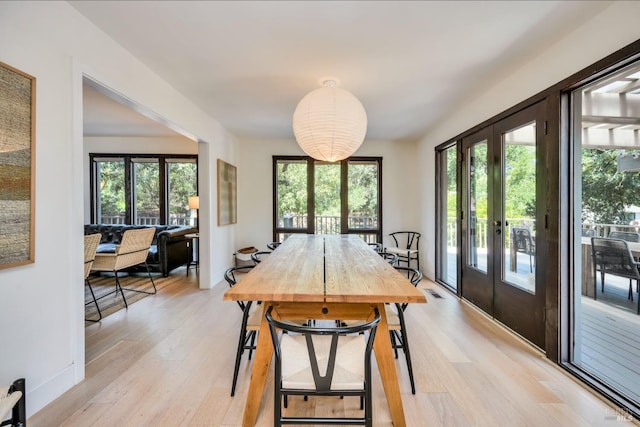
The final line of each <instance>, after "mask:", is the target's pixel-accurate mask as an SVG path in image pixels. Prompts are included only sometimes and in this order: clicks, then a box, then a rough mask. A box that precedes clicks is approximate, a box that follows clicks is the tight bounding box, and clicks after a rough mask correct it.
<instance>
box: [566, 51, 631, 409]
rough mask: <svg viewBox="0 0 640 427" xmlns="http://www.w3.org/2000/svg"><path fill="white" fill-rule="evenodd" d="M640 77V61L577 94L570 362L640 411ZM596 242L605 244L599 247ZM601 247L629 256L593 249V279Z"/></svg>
mask: <svg viewBox="0 0 640 427" xmlns="http://www.w3.org/2000/svg"><path fill="white" fill-rule="evenodd" d="M638 79H640V62H637V63H635V64H632V65H631V66H629V67H627V68H625V69H623V70H621V71H618V72H616V73H615V74H611V75H608V76H606V77H604V78H602V79H600V80H598V81H596V82H594V83H591V84H589V85H588V86H585V87H583V88H580V89H578V90H576V91H575V92H574V93H573V94H572V99H571V101H572V107H573V108H572V110H573V111H572V114H573V119H574V120H573V123H574V127H573V135H574V136H573V138H574V140H573V147H574V152H573V165H574V170H575V175H574V177H573V178H574V179H573V188H574V189H575V192H574V196H573V197H574V199H573V206H574V207H573V221H574V224H573V225H574V227H573V230H574V245H573V247H574V253H573V261H574V277H575V280H574V282H573V283H574V289H573V291H574V292H573V312H574V318H575V324H574V330H573V337H572V338H573V353H572V355H571V357H572V362H573V363H574V364H575V365H576V366H578V367H579V368H581V369H582V370H583V371H585V372H587V373H588V374H590V375H592V376H593V377H596V378H597V379H598V380H599V381H600V382H602V383H604V384H606V385H607V387H608V388H609V389H611V390H613V391H614V392H615V393H617V394H618V395H620V396H622V397H623V399H626V400H629V401H631V402H634V404H635V405H636V407H637V406H640V387H639V386H638V385H639V384H640V357H638V351H639V349H640V320H639V318H640V316H639V314H640V305H639V304H640V295H639V294H638V286H639V285H638V283H637V282H638V280H636V277H637V276H635V272H637V269H636V268H634V267H631V266H633V263H634V262H635V261H637V259H638V257H640V243H638V241H640V234H639V233H640V207H639V206H640V192H639V191H638V188H640V141H639V139H638V129H640V90H638V81H639V80H638ZM609 238H611V239H613V238H615V239H616V240H613V241H611V240H607V239H609ZM592 239H600V240H596V241H595V243H596V245H593V244H592V243H593V241H592ZM600 244H604V245H607V246H614V245H618V246H622V247H624V246H626V247H627V248H628V249H629V250H630V251H631V256H629V251H624V252H623V253H625V256H624V257H620V256H619V255H616V253H615V252H614V251H612V250H611V249H608V248H605V250H604V252H603V251H595V256H596V259H597V260H599V262H597V263H596V264H595V274H594V262H593V256H594V247H597V246H598V245H600ZM600 254H603V255H604V256H602V257H601V256H600ZM614 259H615V260H616V261H617V262H618V263H619V264H618V267H620V266H624V265H626V266H627V271H628V272H629V273H632V274H631V275H628V274H624V273H623V272H621V271H620V270H621V269H620V268H618V267H616V266H615V265H614V264H613V262H611V260H614ZM608 261H609V262H608ZM630 277H631V279H630ZM607 392H609V391H607ZM620 415H623V416H624V415H628V414H624V413H621V414H620Z"/></svg>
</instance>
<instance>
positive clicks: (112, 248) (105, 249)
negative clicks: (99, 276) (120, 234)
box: [96, 243, 118, 254]
mask: <svg viewBox="0 0 640 427" xmlns="http://www.w3.org/2000/svg"><path fill="white" fill-rule="evenodd" d="M117 247H118V245H117V244H115V243H100V244H99V245H98V250H97V251H96V252H97V253H99V254H115V253H116V248H117Z"/></svg>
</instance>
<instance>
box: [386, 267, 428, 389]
mask: <svg viewBox="0 0 640 427" xmlns="http://www.w3.org/2000/svg"><path fill="white" fill-rule="evenodd" d="M395 269H396V270H398V271H399V272H400V273H402V274H404V275H406V276H407V278H408V279H409V281H410V282H411V284H412V285H413V286H418V283H420V282H421V281H422V273H421V272H420V271H419V270H416V269H415V268H408V267H395ZM408 306H409V304H408V303H403V304H400V303H395V304H386V305H385V311H386V314H387V324H388V325H389V334H390V335H391V346H392V347H393V350H394V352H395V354H396V359H397V358H398V350H399V349H401V350H402V351H403V352H404V357H405V359H406V361H407V369H408V371H409V381H410V382H411V393H412V394H416V386H415V383H414V381H413V366H412V365H411V351H410V350H409V336H408V334H407V326H406V324H405V320H404V311H405V310H406V309H407V307H408Z"/></svg>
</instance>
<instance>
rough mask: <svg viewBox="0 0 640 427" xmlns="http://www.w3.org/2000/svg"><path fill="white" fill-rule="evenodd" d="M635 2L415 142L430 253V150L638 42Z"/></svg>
mask: <svg viewBox="0 0 640 427" xmlns="http://www.w3.org/2000/svg"><path fill="white" fill-rule="evenodd" d="M638 22H640V2H625V1H621V2H612V5H611V6H609V7H608V8H606V9H604V10H603V11H602V12H601V13H600V14H598V15H596V16H595V17H594V18H592V19H591V20H590V21H588V22H586V23H585V24H584V25H582V26H580V27H578V28H576V29H575V30H574V31H573V32H572V33H570V34H569V35H568V36H567V37H565V38H564V39H561V40H558V41H556V43H555V44H553V45H550V46H547V47H546V48H545V49H544V50H543V51H541V52H539V54H538V55H537V56H533V57H531V58H530V59H529V60H528V61H527V62H526V63H524V64H521V66H520V67H519V68H517V69H514V70H513V72H512V73H510V74H508V75H507V77H504V76H501V77H503V78H502V79H500V80H499V81H495V82H494V83H493V84H487V85H486V90H485V91H484V92H483V93H481V94H479V95H478V96H476V97H475V98H474V99H465V100H464V102H462V103H461V104H460V107H459V108H458V110H457V111H455V112H454V113H452V114H450V115H449V116H448V118H447V119H445V120H442V121H441V122H440V123H439V124H438V126H436V127H434V128H433V129H431V131H430V132H429V134H428V135H426V136H425V137H424V138H423V139H422V140H421V141H420V142H419V144H418V158H419V159H420V162H421V163H422V164H426V165H429V167H428V168H420V169H419V178H418V179H419V183H420V189H419V193H420V203H421V206H420V210H421V212H422V218H421V225H420V228H421V231H422V232H423V235H424V236H426V239H425V247H426V249H427V251H428V253H429V254H433V253H434V251H435V211H434V209H433V203H434V201H435V175H434V170H435V167H434V165H435V152H434V148H435V147H436V146H437V145H438V144H441V143H443V142H445V141H447V140H449V139H451V138H454V137H455V136H456V135H458V134H460V133H462V132H464V131H465V130H467V129H470V128H472V127H473V126H475V125H477V124H479V123H482V122H483V121H484V120H487V119H489V118H491V117H493V116H495V115H497V114H499V113H501V112H502V111H505V110H507V109H508V108H510V107H512V106H514V105H516V104H518V103H519V102H521V101H524V100H525V99H527V98H529V97H530V96H532V95H535V94H536V93H539V92H541V91H543V90H544V89H546V88H548V87H550V86H552V85H554V84H555V83H558V82H560V81H562V80H563V79H565V78H567V77H569V76H571V75H572V74H574V73H576V72H578V71H580V70H581V69H583V68H585V67H587V66H589V65H590V64H593V63H595V62H596V61H598V60H600V59H602V58H604V57H605V56H607V55H610V54H612V53H613V52H615V51H616V50H618V49H621V48H622V47H624V46H626V45H628V44H630V43H632V42H634V41H636V40H638V39H640V26H639V25H638ZM434 263H435V259H434V257H433V255H431V256H430V257H429V258H427V259H426V263H424V264H421V266H424V269H423V273H424V274H425V275H426V276H428V277H429V278H431V279H433V278H434V275H435V266H434V265H435V264H434Z"/></svg>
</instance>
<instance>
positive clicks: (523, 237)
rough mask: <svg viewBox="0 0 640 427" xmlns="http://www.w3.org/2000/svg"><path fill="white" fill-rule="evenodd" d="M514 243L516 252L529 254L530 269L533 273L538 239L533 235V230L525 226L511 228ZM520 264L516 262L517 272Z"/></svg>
mask: <svg viewBox="0 0 640 427" xmlns="http://www.w3.org/2000/svg"><path fill="white" fill-rule="evenodd" d="M511 236H512V242H511V243H512V244H513V245H514V246H515V252H516V253H518V252H519V253H522V254H525V255H529V270H530V271H531V273H533V266H534V261H535V255H536V241H535V240H534V239H533V237H532V236H531V230H529V229H528V228H524V227H512V228H511ZM517 272H518V266H517V263H516V273H517Z"/></svg>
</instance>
